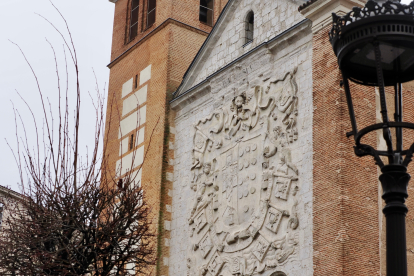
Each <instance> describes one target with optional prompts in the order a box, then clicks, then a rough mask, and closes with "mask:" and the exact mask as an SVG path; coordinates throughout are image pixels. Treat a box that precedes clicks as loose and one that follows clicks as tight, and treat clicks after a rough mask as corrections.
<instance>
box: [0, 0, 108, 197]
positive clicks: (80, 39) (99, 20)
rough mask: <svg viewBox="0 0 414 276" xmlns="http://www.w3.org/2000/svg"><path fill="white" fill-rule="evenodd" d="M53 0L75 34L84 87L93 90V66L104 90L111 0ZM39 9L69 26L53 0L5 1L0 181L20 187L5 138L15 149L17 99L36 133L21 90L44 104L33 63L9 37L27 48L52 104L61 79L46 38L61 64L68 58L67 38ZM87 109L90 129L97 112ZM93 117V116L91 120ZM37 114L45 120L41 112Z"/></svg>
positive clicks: (0, 22) (1, 12)
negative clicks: (58, 81)
mask: <svg viewBox="0 0 414 276" xmlns="http://www.w3.org/2000/svg"><path fill="white" fill-rule="evenodd" d="M53 3H54V4H55V5H56V6H57V7H58V8H59V10H60V11H61V12H62V14H63V15H64V16H65V18H66V20H67V22H68V24H69V27H70V30H71V33H72V35H73V38H74V43H75V47H76V50H77V53H78V59H79V63H80V64H79V65H80V75H81V87H82V88H83V91H85V93H86V92H87V91H94V88H95V79H94V76H93V71H92V69H93V70H94V71H95V73H96V77H97V80H98V83H99V86H100V88H101V90H102V89H103V88H104V87H105V85H106V84H107V82H108V79H109V69H108V68H107V67H106V65H107V64H108V63H109V62H110V51H111V39H112V27H113V13H114V4H113V3H111V2H109V1H108V0H71V1H62V0H54V1H53ZM36 13H38V14H41V15H42V16H44V17H46V18H47V19H49V20H50V21H51V22H53V23H54V24H55V25H56V26H57V27H58V28H59V29H60V30H62V32H65V31H66V30H65V28H64V25H63V22H62V19H61V18H60V17H59V15H58V13H57V12H56V10H55V9H54V8H53V7H52V5H51V4H50V2H49V1H48V0H1V1H0V26H1V27H0V28H1V32H0V34H1V35H0V61H1V62H0V118H1V120H0V153H1V154H0V175H1V178H0V179H1V180H0V185H3V186H8V187H11V188H12V189H13V190H16V191H18V186H17V182H18V181H19V178H18V171H17V167H16V163H15V161H14V158H13V155H12V152H11V150H10V149H9V147H8V146H7V144H6V141H5V140H6V139H7V141H9V143H10V145H11V147H12V148H14V149H16V143H15V140H16V138H15V124H14V116H13V108H12V102H13V103H14V106H15V107H16V108H17V109H19V111H20V112H21V113H22V117H23V121H24V122H25V123H26V126H27V132H28V136H29V137H32V138H33V135H34V129H33V127H32V126H33V123H32V120H31V118H30V113H29V112H28V111H27V108H26V107H25V105H24V103H23V102H22V100H21V99H20V98H19V97H18V95H17V93H16V90H17V91H19V93H20V94H21V95H22V96H23V97H24V98H25V99H26V100H27V101H28V102H29V104H30V105H31V107H32V108H33V111H34V113H36V114H41V109H40V102H39V96H38V94H37V90H36V83H35V81H34V77H33V76H32V74H31V71H30V68H29V67H28V66H27V65H26V63H25V61H24V59H23V57H22V55H21V53H20V52H19V50H18V48H17V47H16V46H14V45H13V44H12V43H11V42H10V41H9V40H11V41H13V42H15V43H17V44H18V45H19V46H20V47H21V48H22V50H23V51H24V53H25V54H26V56H27V58H28V59H29V61H30V62H31V64H32V66H33V68H34V70H35V71H36V73H37V74H38V77H39V80H40V84H41V86H42V90H43V93H44V94H45V95H46V96H48V97H49V98H50V101H51V103H52V105H56V94H57V93H56V92H57V89H56V83H57V81H56V77H55V76H56V73H55V65H54V59H53V52H52V51H51V48H50V46H49V44H48V43H47V42H46V38H47V39H48V40H49V41H50V42H51V43H52V45H53V46H54V48H55V50H56V54H57V56H58V63H59V64H60V67H61V68H62V66H63V64H64V55H63V46H62V45H63V41H62V39H61V38H60V37H59V35H58V34H57V33H56V31H55V30H54V29H53V28H52V27H51V26H50V25H49V24H48V23H47V22H46V21H45V20H44V19H42V18H41V17H39V16H38V15H36ZM106 86H107V85H106ZM72 88H73V87H72ZM72 91H73V90H72ZM72 95H73V94H72ZM88 105H90V102H86V101H85V103H84V106H85V107H86V106H88ZM88 110H89V111H90V109H88ZM88 110H86V111H85V113H83V116H84V118H86V119H85V120H84V121H85V123H84V124H83V130H84V131H85V133H87V132H88V130H90V129H93V126H94V114H93V113H87V111H88ZM88 118H89V119H91V118H92V119H91V120H89V121H88V120H87V119H88ZM38 119H40V121H41V118H38ZM91 134H92V135H93V132H89V134H88V135H89V136H90V135H91ZM92 137H93V136H92ZM83 146H84V145H83Z"/></svg>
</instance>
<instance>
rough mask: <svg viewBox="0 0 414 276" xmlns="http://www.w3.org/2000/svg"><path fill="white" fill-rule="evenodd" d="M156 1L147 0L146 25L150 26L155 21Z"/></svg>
mask: <svg viewBox="0 0 414 276" xmlns="http://www.w3.org/2000/svg"><path fill="white" fill-rule="evenodd" d="M156 4H157V1H156V0H148V9H147V27H151V26H152V24H154V23H155V8H156V6H157V5H156Z"/></svg>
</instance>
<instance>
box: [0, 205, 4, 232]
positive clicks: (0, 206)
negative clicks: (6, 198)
mask: <svg viewBox="0 0 414 276" xmlns="http://www.w3.org/2000/svg"><path fill="white" fill-rule="evenodd" d="M2 224H3V204H1V203H0V228H1V226H2Z"/></svg>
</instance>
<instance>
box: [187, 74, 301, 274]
mask: <svg viewBox="0 0 414 276" xmlns="http://www.w3.org/2000/svg"><path fill="white" fill-rule="evenodd" d="M295 74H296V70H294V71H293V72H289V73H287V74H285V76H283V77H281V78H274V79H267V80H266V81H265V82H264V85H262V86H256V87H254V88H252V89H248V90H246V91H237V93H236V92H235V94H234V95H233V96H232V97H231V98H229V97H227V96H226V97H223V101H224V102H223V104H221V105H220V107H219V109H217V110H215V111H214V112H213V113H212V114H210V115H209V116H208V117H206V118H204V119H202V120H200V121H198V122H196V124H195V125H194V138H193V151H192V154H193V156H192V165H191V168H189V170H191V175H192V177H191V179H192V180H191V186H190V187H191V189H192V190H194V197H193V199H192V200H193V203H190V205H191V206H192V208H191V209H190V212H189V216H188V224H189V231H188V233H189V240H190V241H191V243H192V244H193V246H192V248H191V251H190V252H189V256H188V275H194V276H196V275H208V276H216V275H237V276H243V275H256V274H260V273H262V272H264V271H265V270H268V269H275V268H276V267H277V266H283V265H284V264H285V263H286V262H289V260H290V259H294V258H295V257H296V256H297V252H298V246H300V244H299V239H298V237H299V233H298V231H299V227H298V226H299V216H298V207H297V206H298V198H297V191H298V190H299V184H298V183H299V170H298V168H297V167H296V165H295V164H294V162H293V160H294V159H292V148H295V143H296V141H297V140H298V135H299V133H298V130H297V127H296V117H297V115H298V110H297V106H298V98H297V89H298V87H297V84H296V81H295ZM226 99H228V100H227V101H226ZM278 269H279V268H278Z"/></svg>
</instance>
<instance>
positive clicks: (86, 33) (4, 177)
mask: <svg viewBox="0 0 414 276" xmlns="http://www.w3.org/2000/svg"><path fill="white" fill-rule="evenodd" d="M272 1H275V0H272ZM53 2H54V4H55V5H56V6H57V7H58V8H59V9H60V11H61V12H62V13H63V15H64V16H65V18H66V20H67V22H68V24H69V27H70V30H71V32H72V35H73V38H74V43H75V46H76V50H77V53H78V57H79V63H80V64H79V65H80V75H81V88H82V89H83V91H84V92H87V91H93V90H94V88H95V78H94V76H93V71H92V69H94V71H95V73H96V77H97V80H98V83H99V86H100V88H101V91H102V90H103V88H104V87H105V86H107V82H108V79H109V69H108V68H107V67H106V65H107V64H108V63H109V61H110V50H111V38H112V27H113V13H114V4H113V3H110V2H109V1H108V0H71V1H62V0H54V1H53ZM402 2H403V3H408V2H409V1H408V0H403V1H402ZM36 13H37V14H40V15H42V16H44V17H46V18H47V19H49V20H50V21H51V22H53V23H54V24H55V25H56V26H57V27H58V28H59V29H60V30H61V31H62V32H64V33H65V27H64V25H63V22H62V19H61V18H60V17H59V15H58V13H57V12H56V10H55V9H54V8H53V7H52V5H51V4H50V2H49V0H1V1H0V26H1V27H0V28H1V32H0V34H1V35H0V61H1V62H0V118H1V120H0V176H1V177H0V179H1V180H0V185H3V186H7V187H11V188H12V189H13V190H16V191H18V185H17V182H18V181H19V175H18V170H17V166H16V163H15V161H14V158H13V155H12V152H11V150H10V148H9V147H8V146H7V144H6V140H7V141H8V142H9V144H10V145H11V147H12V148H13V149H14V150H16V136H15V123H14V115H13V108H12V103H14V106H15V107H16V108H17V109H18V110H19V111H20V113H21V114H22V118H23V121H24V122H25V124H26V127H27V133H28V136H29V139H32V140H33V139H34V134H35V130H34V128H33V123H32V119H31V117H30V113H29V112H28V111H27V108H26V107H25V105H24V103H23V101H22V100H21V99H20V98H19V96H18V95H17V92H16V90H17V91H19V93H20V94H21V95H22V96H23V98H24V99H25V100H27V101H28V102H29V104H30V105H31V107H32V109H33V112H34V113H35V114H36V116H37V119H38V120H40V122H41V117H40V115H41V114H42V110H41V108H40V107H41V105H40V101H39V96H38V94H37V90H36V83H35V81H34V77H33V76H32V73H31V71H30V68H29V67H28V66H27V64H26V62H25V61H24V59H23V57H22V55H21V53H20V52H19V50H18V48H17V47H16V46H15V45H13V44H12V43H11V42H10V41H9V40H11V41H13V42H15V43H17V44H18V45H19V46H20V47H21V48H22V50H23V51H24V53H25V54H26V56H27V58H28V59H29V61H30V62H31V64H32V66H33V68H34V70H35V71H36V73H37V75H38V78H39V81H40V84H41V87H42V91H43V93H44V95H45V96H47V97H49V98H50V101H51V103H52V105H53V106H56V95H57V89H56V77H55V65H54V59H53V53H52V51H51V48H50V46H49V44H48V43H47V42H46V38H47V39H48V40H49V41H50V42H51V43H52V45H53V46H54V48H55V50H56V52H57V56H58V63H59V65H60V68H61V69H63V68H62V66H63V64H64V58H63V57H64V55H63V50H62V49H63V46H62V44H63V41H62V39H61V38H60V36H59V35H58V34H57V33H56V31H55V30H54V29H53V28H52V27H51V26H50V25H49V24H48V23H47V22H46V21H45V20H44V19H42V18H41V17H39V16H38V15H36ZM71 88H73V87H71ZM71 91H72V95H73V89H72V90H71ZM90 104H91V103H90V102H88V101H84V102H83V107H84V113H83V114H82V115H83V119H82V125H81V127H82V132H83V134H84V136H83V137H88V138H93V134H94V133H93V127H94V113H93V112H92V111H93V110H91V109H90V108H87V107H88V106H90ZM88 112H89V113H88ZM20 134H22V132H21V130H20ZM82 142H83V144H82V147H85V146H86V145H88V144H89V147H91V146H92V145H93V143H91V142H92V141H91V140H88V139H82ZM83 153H84V152H83Z"/></svg>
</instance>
